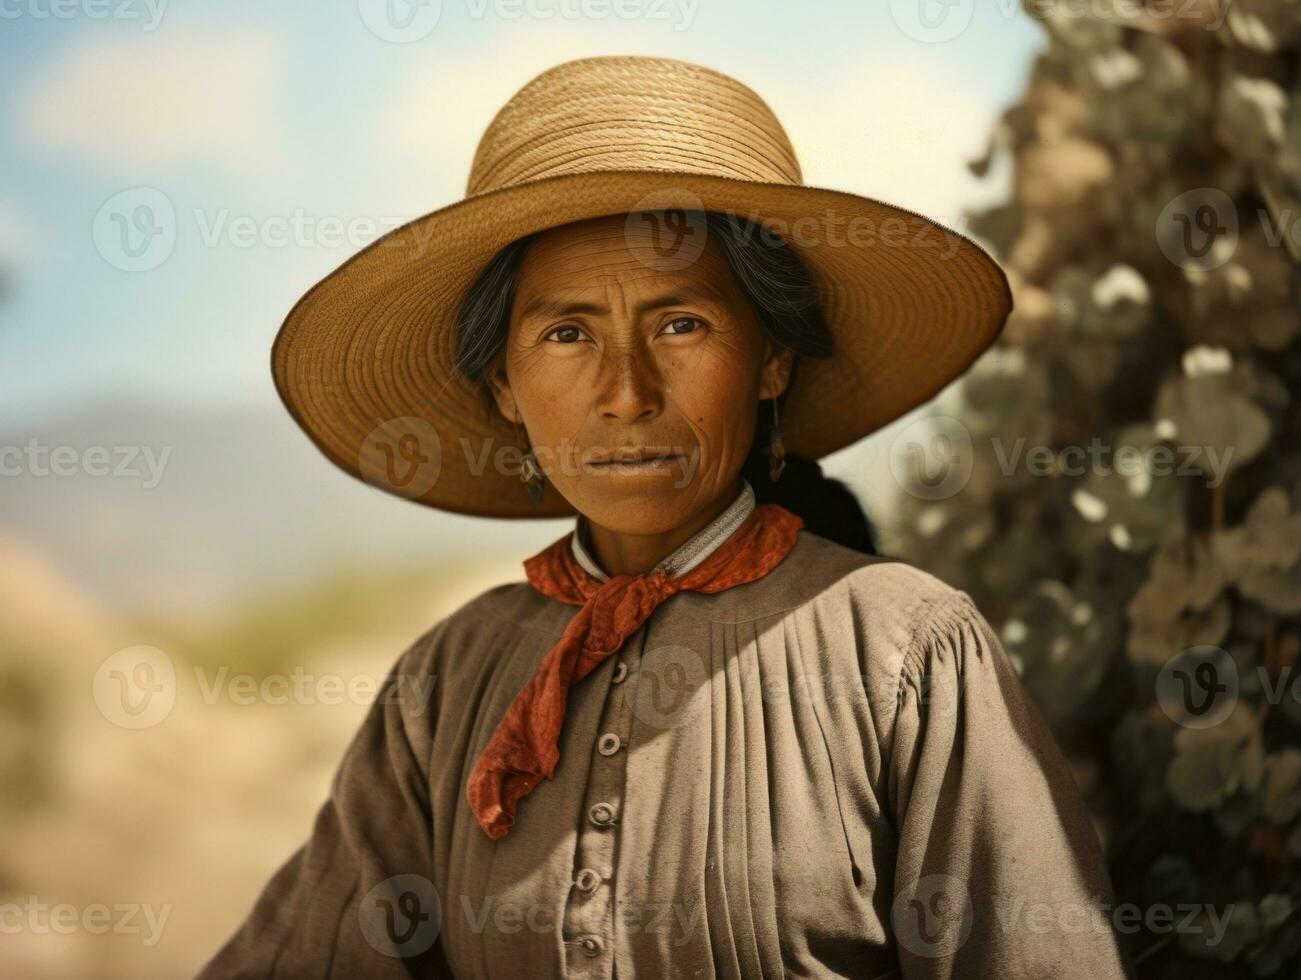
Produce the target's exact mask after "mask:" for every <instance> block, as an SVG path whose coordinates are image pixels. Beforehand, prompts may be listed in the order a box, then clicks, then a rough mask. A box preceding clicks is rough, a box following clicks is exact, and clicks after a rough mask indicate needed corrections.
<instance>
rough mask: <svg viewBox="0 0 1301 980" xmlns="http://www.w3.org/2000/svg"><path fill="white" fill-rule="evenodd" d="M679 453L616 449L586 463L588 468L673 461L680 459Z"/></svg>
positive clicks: (657, 450)
mask: <svg viewBox="0 0 1301 980" xmlns="http://www.w3.org/2000/svg"><path fill="white" fill-rule="evenodd" d="M681 455H682V454H681V453H679V452H676V451H674V450H672V449H661V448H641V449H616V450H613V451H612V452H608V453H600V454H597V455H595V456H594V457H593V458H592V459H590V460H589V461H588V465H589V466H613V465H618V464H620V463H622V464H625V465H627V464H629V463H633V464H635V463H651V462H664V461H669V460H675V459H678V458H680V457H681Z"/></svg>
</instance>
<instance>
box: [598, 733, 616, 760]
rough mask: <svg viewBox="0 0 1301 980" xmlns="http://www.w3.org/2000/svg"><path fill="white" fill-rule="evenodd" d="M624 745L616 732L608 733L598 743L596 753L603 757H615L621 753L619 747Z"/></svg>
mask: <svg viewBox="0 0 1301 980" xmlns="http://www.w3.org/2000/svg"><path fill="white" fill-rule="evenodd" d="M621 745H623V742H622V741H621V740H620V738H619V736H618V735H616V734H615V733H614V732H606V733H605V734H604V735H602V736H601V738H600V740H598V741H597V743H596V751H598V752H600V753H601V755H614V754H615V753H616V752H618V751H619V746H621Z"/></svg>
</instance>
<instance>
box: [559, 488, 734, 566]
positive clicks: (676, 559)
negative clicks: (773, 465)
mask: <svg viewBox="0 0 1301 980" xmlns="http://www.w3.org/2000/svg"><path fill="white" fill-rule="evenodd" d="M754 507H755V500H754V487H752V486H750V483H749V481H748V480H746V479H745V477H741V492H740V493H738V494H737V495H736V499H735V500H733V501H732V502H731V503H730V504H729V505H728V506H727V509H726V510H724V511H723V512H722V513H721V514H719V515H718V516H717V517H715V518H714V519H713V520H712V521H710V522H709V523H708V524H706V525H705V526H704V527H703V528H701V529H700V530H699V531H697V532H696V533H695V534H694V535H692V536H691V537H690V538H688V539H687V540H686V541H684V542H683V543H682V544H681V545H680V546H679V547H678V548H677V550H675V551H674V552H673V553H672V554H670V555H669V556H668V557H666V558H665V559H664V560H663V561H661V562H660V563H659V564H658V565H656V566H655V567H654V568H653V569H652V570H651V571H653V572H658V571H661V570H663V571H666V572H668V573H669V576H670V577H671V578H676V577H677V576H679V575H685V574H686V573H687V572H689V571H691V570H692V569H693V568H695V567H696V566H697V565H699V564H700V563H701V562H702V561H704V560H705V559H706V558H708V557H709V556H710V555H711V554H712V553H713V552H714V550H715V549H716V548H717V547H718V546H719V545H721V544H722V543H723V542H724V541H726V540H727V539H728V538H730V537H731V536H732V532H734V531H735V530H736V529H737V528H738V527H740V526H741V525H742V524H743V523H744V522H745V519H746V518H747V517H749V516H750V513H751V512H752V511H753V510H754ZM586 535H587V518H586V517H584V516H583V515H581V514H580V515H579V516H578V520H577V521H576V522H575V527H574V536H573V538H572V545H571V550H572V551H573V554H574V559H575V560H576V561H577V562H578V564H579V565H581V566H582V567H583V569H584V570H585V571H586V572H587V573H588V574H589V575H591V576H592V577H593V578H595V579H596V580H597V581H598V582H608V581H609V579H610V576H608V575H607V574H606V573H605V572H604V571H602V570H601V567H600V566H599V565H598V564H597V563H596V560H595V559H594V558H593V557H592V556H591V554H589V553H588V550H587V548H586V547H585V546H584V544H583V539H584V538H585V537H586Z"/></svg>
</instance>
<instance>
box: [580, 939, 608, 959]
mask: <svg viewBox="0 0 1301 980" xmlns="http://www.w3.org/2000/svg"><path fill="white" fill-rule="evenodd" d="M578 948H579V949H581V950H582V951H583V952H584V953H585V954H587V955H588V956H600V955H601V951H602V950H604V949H605V943H603V942H602V941H601V937H600V936H583V937H582V938H580V939H579V940H578Z"/></svg>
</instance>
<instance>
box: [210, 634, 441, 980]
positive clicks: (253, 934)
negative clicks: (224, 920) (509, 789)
mask: <svg viewBox="0 0 1301 980" xmlns="http://www.w3.org/2000/svg"><path fill="white" fill-rule="evenodd" d="M443 625H444V624H443V623H439V624H438V625H436V626H434V627H433V628H432V629H431V630H429V631H428V632H427V633H426V634H425V635H424V636H423V637H422V638H421V639H420V640H418V641H417V642H416V643H415V644H413V645H412V646H411V647H410V648H409V649H408V650H407V651H406V652H405V653H404V654H403V655H402V656H401V657H400V658H399V660H398V661H397V664H396V666H395V668H394V669H393V671H392V672H391V673H390V674H389V675H388V677H386V678H385V679H384V682H383V683H382V684H380V685H379V689H378V693H377V695H376V698H375V701H374V703H373V704H372V705H371V706H370V708H369V710H368V712H367V714H366V717H365V720H364V721H363V723H362V726H361V728H360V730H359V731H358V732H357V733H356V735H355V736H354V737H353V739H352V742H351V743H350V744H349V746H348V749H347V751H346V752H345V754H344V757H343V760H342V762H341V763H340V765H339V768H338V769H337V771H336V773H335V776H334V779H333V782H332V785H331V789H330V794H329V797H328V799H327V800H326V802H325V804H324V805H323V806H322V807H321V809H320V811H319V812H318V814H317V816H316V820H315V823H314V825H313V827H312V830H311V834H310V837H309V838H308V839H307V841H306V843H304V844H303V845H302V847H300V848H299V850H298V851H297V852H295V853H294V854H293V856H292V857H290V858H289V859H288V861H286V863H285V864H284V865H283V866H282V867H281V868H280V869H279V870H278V871H277V872H276V873H275V875H274V876H273V877H272V878H271V880H270V881H269V882H268V883H267V885H266V886H265V887H264V889H263V891H262V893H261V895H260V897H259V898H258V899H257V902H256V904H255V905H254V907H253V909H252V912H251V913H250V915H249V916H248V918H247V919H246V920H245V921H244V923H243V924H242V925H241V926H240V927H239V929H238V930H237V931H236V932H235V934H234V935H233V936H231V937H230V939H229V940H228V941H227V942H226V943H225V945H224V946H223V947H222V948H221V949H220V950H219V951H218V952H217V954H216V955H215V956H214V957H213V958H212V959H211V960H210V961H209V962H208V963H207V965H206V966H205V967H204V968H203V969H202V971H201V972H200V973H199V975H198V977H199V980H228V978H236V977H239V978H246V977H247V978H252V977H257V978H294V980H307V978H312V980H315V978H321V980H324V978H327V977H373V978H377V980H386V978H406V977H411V976H423V977H429V976H434V977H439V976H448V977H450V976H451V972H450V971H449V970H448V969H447V967H446V964H445V961H444V959H443V956H442V952H441V950H440V948H439V944H438V941H437V936H438V929H439V926H440V924H441V919H440V909H439V907H438V898H437V893H436V892H435V890H434V886H433V883H432V874H433V871H432V867H431V833H432V826H431V813H430V801H429V771H428V766H429V757H430V751H431V746H432V734H433V727H434V724H435V722H436V717H435V716H436V714H437V704H436V701H435V695H436V691H435V683H436V675H435V673H434V672H433V671H432V669H431V664H430V658H431V656H432V653H433V651H434V650H435V648H436V647H437V640H438V635H439V632H440V630H441V628H442V626H443Z"/></svg>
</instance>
